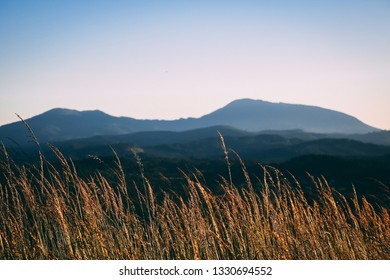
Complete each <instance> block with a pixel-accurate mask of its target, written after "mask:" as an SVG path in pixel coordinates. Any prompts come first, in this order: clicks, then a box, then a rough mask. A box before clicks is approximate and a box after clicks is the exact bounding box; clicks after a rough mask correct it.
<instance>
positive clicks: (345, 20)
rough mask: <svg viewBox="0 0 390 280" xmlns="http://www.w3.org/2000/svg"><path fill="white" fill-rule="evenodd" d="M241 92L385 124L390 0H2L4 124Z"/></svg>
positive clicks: (164, 111) (213, 99)
mask: <svg viewBox="0 0 390 280" xmlns="http://www.w3.org/2000/svg"><path fill="white" fill-rule="evenodd" d="M238 98H254V99H263V100H267V101H273V102H286V103H300V104H308V105H316V106H321V107H325V108H330V109H334V110H339V111H342V112H345V113H348V114H351V115H353V116H356V117H358V118H359V119H361V120H362V121H364V122H366V123H368V124H370V125H373V126H376V127H379V128H382V129H390V113H389V108H390V1H388V0H366V1H359V0H354V1H340V0H339V1H333V0H323V1H319V0H318V1H315V0H310V1H303V0H302V1H293V0H290V1H289V0H285V1H278V0H272V1H271V0H269V1H261V0H258V1H249V0H237V1H212V0H209V1H202V0H194V1H147V0H144V1H124V0H123V1H117V0H111V1H99V0H93V1H92V0H91V1H82V0H79V1H72V0H63V1H59V0H58V1H55V0H47V1H42V0H34V1H19V0H9V1H6V0H0V125H2V124H5V123H9V122H13V121H16V120H17V118H16V116H15V114H14V113H18V114H20V115H21V116H23V117H24V118H29V117H31V116H34V115H37V114H39V113H42V112H44V111H46V110H49V109H51V108H53V107H63V108H71V109H77V110H90V109H100V110H103V111H105V112H106V113H108V114H111V115H114V116H129V117H135V118H144V119H176V118H180V117H199V116H201V115H203V114H206V113H209V112H211V111H213V110H215V109H217V108H219V107H222V106H224V105H225V104H227V103H228V102H230V101H232V100H234V99H238Z"/></svg>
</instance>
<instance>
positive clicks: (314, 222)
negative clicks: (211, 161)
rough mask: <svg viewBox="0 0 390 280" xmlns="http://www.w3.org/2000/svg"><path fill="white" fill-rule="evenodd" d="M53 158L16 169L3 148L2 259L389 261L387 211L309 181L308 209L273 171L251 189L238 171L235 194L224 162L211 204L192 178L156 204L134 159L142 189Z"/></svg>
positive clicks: (291, 183)
mask: <svg viewBox="0 0 390 280" xmlns="http://www.w3.org/2000/svg"><path fill="white" fill-rule="evenodd" d="M222 140H223V139H222ZM222 143H223V142H222ZM51 148H52V151H53V152H54V153H55V154H56V157H57V160H58V161H59V162H60V165H56V166H57V167H54V165H53V164H52V163H51V162H49V161H48V160H46V159H45V158H44V156H43V155H42V154H40V160H39V163H38V164H36V165H22V164H20V163H19V164H18V163H15V162H14V161H13V160H12V158H10V156H9V155H8V153H7V150H6V149H5V148H4V147H3V155H2V157H1V161H0V176H1V178H0V182H1V187H0V203H1V206H0V259H113V260H114V259H139V260H147V259H191V260H192V259H304V260H308V259H390V216H389V212H388V209H387V208H385V207H381V206H378V205H375V206H374V205H372V204H370V203H369V202H368V201H367V200H366V199H365V198H364V197H360V196H359V195H358V194H356V193H355V195H354V197H353V198H352V199H347V198H345V197H344V196H343V195H341V194H339V193H337V192H335V191H334V190H332V188H331V187H330V186H329V184H328V183H327V181H326V179H325V178H313V189H314V193H315V196H314V199H313V195H311V198H310V199H308V198H307V196H306V195H305V193H304V192H303V191H302V189H301V188H300V185H299V182H297V181H296V180H294V177H292V176H290V177H289V178H290V179H287V178H286V177H285V176H283V174H281V173H280V172H279V171H278V170H277V169H274V168H272V167H263V166H262V168H263V171H264V172H263V173H262V175H261V178H258V179H257V181H256V184H253V183H252V180H251V179H250V176H249V175H250V174H248V173H247V171H246V168H245V165H244V163H242V172H243V174H244V176H245V178H247V179H246V183H245V186H244V187H242V186H240V187H239V188H238V187H236V186H235V185H234V184H233V181H234V178H232V176H231V172H230V165H229V159H228V157H226V160H227V166H226V167H227V170H228V171H229V173H228V174H229V176H227V178H223V177H221V180H220V189H221V190H222V191H221V192H219V193H218V194H215V193H213V192H211V191H210V190H209V189H208V188H207V186H206V185H205V184H204V183H203V182H202V180H200V179H199V178H201V176H202V175H201V174H199V173H196V172H195V173H193V174H185V173H183V178H185V179H186V180H185V182H186V183H185V184H183V186H181V187H182V188H184V193H185V194H184V195H180V196H179V195H177V194H175V193H173V192H170V191H169V190H166V191H165V192H163V193H159V195H158V197H157V195H156V191H155V190H156V186H152V185H151V184H150V183H149V181H148V179H147V178H146V177H145V176H144V173H143V169H142V163H141V161H140V159H139V158H137V160H138V166H139V167H140V171H139V172H140V174H141V176H142V183H141V184H136V183H134V181H132V180H131V178H127V176H126V174H124V171H123V167H122V165H121V162H120V159H119V158H118V157H116V162H115V166H116V167H115V168H113V169H112V176H110V179H108V178H107V177H105V176H103V175H102V174H100V173H99V172H98V171H97V172H96V173H95V175H93V176H90V177H89V178H87V179H86V178H82V177H81V176H79V175H78V171H77V169H76V168H75V167H74V165H73V163H72V162H71V161H69V160H67V159H65V158H64V156H63V155H62V154H61V152H60V151H59V150H58V149H56V148H55V147H51ZM224 151H225V153H226V156H227V152H226V149H225V148H224ZM58 166H61V167H60V168H59V167H58ZM251 175H253V176H255V177H256V174H251ZM259 175H260V172H259ZM253 176H252V177H253ZM112 177H114V178H115V179H114V180H113V179H112Z"/></svg>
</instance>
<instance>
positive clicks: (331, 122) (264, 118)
mask: <svg viewBox="0 0 390 280" xmlns="http://www.w3.org/2000/svg"><path fill="white" fill-rule="evenodd" d="M200 121H201V122H202V125H205V126H211V125H216V124H219V125H229V126H233V127H239V128H242V129H244V130H248V131H262V130H291V129H299V130H303V131H305V132H315V133H343V134H353V133H359V134H361V133H368V132H373V131H377V129H375V128H373V127H371V126H368V125H366V124H364V123H363V122H361V121H359V120H358V119H356V118H354V117H352V116H349V115H347V114H344V113H340V112H337V111H333V110H329V109H324V108H320V107H315V106H307V105H294V104H286V103H271V102H266V101H262V100H252V99H240V100H236V101H233V102H231V103H230V104H228V105H227V106H225V107H223V108H221V109H219V110H217V111H215V112H213V113H211V114H208V115H205V116H203V117H201V118H200Z"/></svg>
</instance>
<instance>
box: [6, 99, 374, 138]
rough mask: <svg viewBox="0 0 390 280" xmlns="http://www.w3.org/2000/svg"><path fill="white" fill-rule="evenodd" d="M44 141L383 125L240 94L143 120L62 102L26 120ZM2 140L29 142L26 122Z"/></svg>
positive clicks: (354, 129) (356, 129)
mask: <svg viewBox="0 0 390 280" xmlns="http://www.w3.org/2000/svg"><path fill="white" fill-rule="evenodd" d="M26 121H27V123H28V124H29V125H30V127H31V128H32V130H33V131H34V133H35V134H36V136H37V138H38V140H39V141H40V142H42V143H46V142H56V141H65V140H72V139H80V138H88V137H93V136H104V135H124V134H130V133H136V132H146V131H149V132H150V131H172V132H181V131H188V130H195V129H200V128H207V127H212V126H226V127H231V128H235V129H238V130H241V131H246V132H260V131H264V130H272V131H283V130H300V131H304V132H310V133H341V134H366V133H371V132H379V131H380V130H378V129H376V128H374V127H371V126H369V125H366V124H364V123H363V122H361V121H360V120H358V119H357V118H355V117H352V116H349V115H347V114H344V113H341V112H337V111H333V110H329V109H324V108H320V107H315V106H307V105H294V104H286V103H271V102H266V101H262V100H252V99H240V100H235V101H233V102H231V103H229V104H228V105H226V106H225V107H223V108H220V109H218V110H216V111H214V112H211V113H210V114H207V115H204V116H202V117H200V118H188V119H179V120H172V121H167V120H139V119H134V118H129V117H113V116H110V115H108V114H106V113H104V112H102V111H99V110H95V111H81V112H80V111H76V110H69V109H61V108H56V109H52V110H50V111H47V112H45V113H43V114H40V115H37V116H35V117H32V118H30V119H27V120H26ZM0 141H2V142H3V143H5V144H6V145H7V144H11V143H18V144H19V145H25V144H26V143H27V142H28V133H27V130H26V128H25V127H24V125H23V123H22V122H16V123H11V124H7V125H3V126H0Z"/></svg>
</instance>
